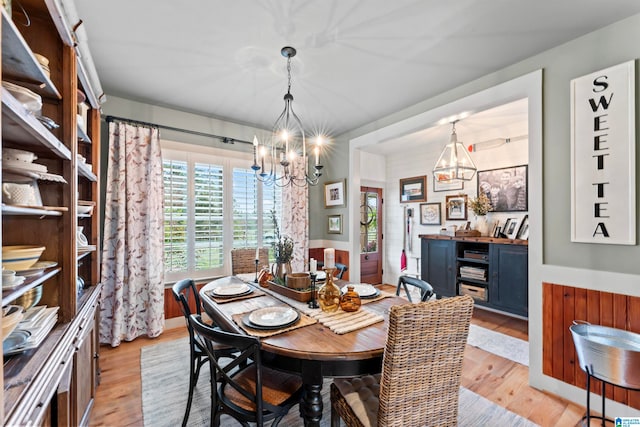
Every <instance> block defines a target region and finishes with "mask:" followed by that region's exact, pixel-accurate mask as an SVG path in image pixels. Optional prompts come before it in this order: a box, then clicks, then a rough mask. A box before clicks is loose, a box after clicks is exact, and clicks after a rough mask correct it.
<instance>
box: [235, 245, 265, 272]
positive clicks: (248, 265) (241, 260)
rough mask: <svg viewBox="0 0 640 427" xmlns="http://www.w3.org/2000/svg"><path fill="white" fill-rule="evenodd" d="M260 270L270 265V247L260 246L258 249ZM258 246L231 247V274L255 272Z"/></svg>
mask: <svg viewBox="0 0 640 427" xmlns="http://www.w3.org/2000/svg"><path fill="white" fill-rule="evenodd" d="M258 253H259V260H258V271H260V269H261V268H262V267H263V266H265V265H269V248H260V250H259V251H258ZM255 271H256V248H253V249H252V248H242V249H231V274H242V273H255Z"/></svg>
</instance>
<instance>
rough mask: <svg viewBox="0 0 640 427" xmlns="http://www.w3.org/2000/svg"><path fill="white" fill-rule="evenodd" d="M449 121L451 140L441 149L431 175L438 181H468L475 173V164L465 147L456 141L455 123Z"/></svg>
mask: <svg viewBox="0 0 640 427" xmlns="http://www.w3.org/2000/svg"><path fill="white" fill-rule="evenodd" d="M457 122H458V121H457V120H454V121H453V122H451V140H450V141H449V143H448V144H447V145H446V146H445V147H444V150H442V154H440V157H439V158H438V161H437V162H436V165H435V166H434V168H433V177H434V178H435V180H436V181H438V182H452V181H460V180H462V181H470V180H471V179H473V176H474V175H475V174H476V170H477V168H476V165H475V163H473V160H471V156H470V155H469V153H468V152H467V149H466V148H465V147H464V145H462V143H461V142H459V141H458V136H457V135H456V123H457Z"/></svg>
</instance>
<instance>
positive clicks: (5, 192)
mask: <svg viewBox="0 0 640 427" xmlns="http://www.w3.org/2000/svg"><path fill="white" fill-rule="evenodd" d="M2 201H3V202H4V203H6V204H8V205H18V206H42V200H41V198H40V191H39V190H38V185H37V182H36V181H33V182H30V183H28V184H18V183H13V182H4V183H2Z"/></svg>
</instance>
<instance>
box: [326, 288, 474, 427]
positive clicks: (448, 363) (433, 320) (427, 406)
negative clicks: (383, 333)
mask: <svg viewBox="0 0 640 427" xmlns="http://www.w3.org/2000/svg"><path fill="white" fill-rule="evenodd" d="M472 311H473V298H471V297H470V296H468V295H465V296H458V297H452V298H443V299H440V300H435V301H427V302H420V303H417V304H403V305H397V306H392V307H391V309H390V311H389V329H388V333H387V341H386V344H385V348H384V354H383V358H382V373H381V374H376V375H368V376H364V377H358V378H352V379H335V380H334V381H333V383H332V384H331V392H330V394H331V426H332V427H337V426H339V425H340V419H342V420H343V421H344V422H345V424H346V425H347V426H371V427H373V426H409V425H411V426H417V425H420V426H444V425H447V426H452V425H457V420H458V400H459V396H460V376H461V373H462V361H463V358H464V349H465V345H466V343H467V336H468V334H469V324H470V322H471V313H472Z"/></svg>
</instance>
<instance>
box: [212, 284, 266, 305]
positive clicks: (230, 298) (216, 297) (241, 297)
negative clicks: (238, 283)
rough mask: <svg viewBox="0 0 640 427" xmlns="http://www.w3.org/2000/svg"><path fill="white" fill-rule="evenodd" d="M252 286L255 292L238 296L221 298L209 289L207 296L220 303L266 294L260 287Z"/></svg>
mask: <svg viewBox="0 0 640 427" xmlns="http://www.w3.org/2000/svg"><path fill="white" fill-rule="evenodd" d="M250 287H251V289H253V292H251V293H250V294H247V295H239V296H237V297H229V298H220V297H218V296H216V295H215V294H214V293H213V292H212V291H213V290H210V291H207V292H206V294H207V296H208V297H209V298H211V299H212V300H214V301H215V302H216V303H218V304H224V303H226V302H231V301H239V300H242V299H249V298H255V297H261V296H262V295H266V294H265V293H264V292H262V291H261V290H260V289H258V288H254V287H253V286H250Z"/></svg>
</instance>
